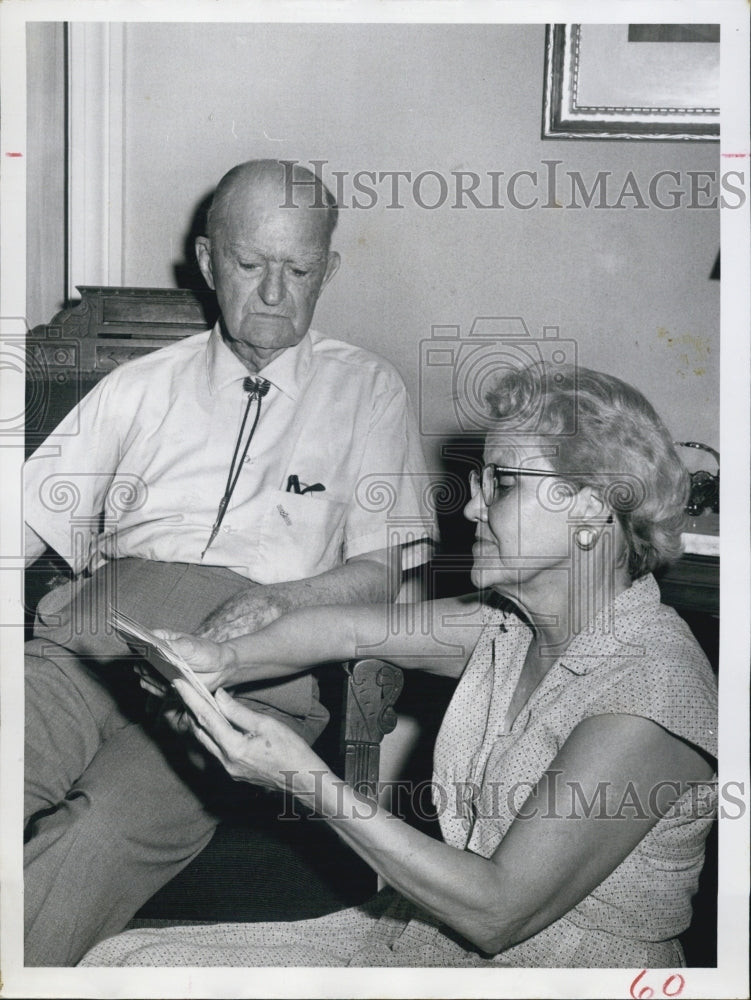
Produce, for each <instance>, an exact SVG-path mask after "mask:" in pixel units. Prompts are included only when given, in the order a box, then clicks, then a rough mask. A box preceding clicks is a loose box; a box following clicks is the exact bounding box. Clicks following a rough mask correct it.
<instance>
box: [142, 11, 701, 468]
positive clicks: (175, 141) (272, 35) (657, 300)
mask: <svg viewBox="0 0 751 1000" xmlns="http://www.w3.org/2000/svg"><path fill="white" fill-rule="evenodd" d="M125 31H126V35H125V42H126V44H125V150H126V154H125V169H124V179H125V197H124V248H123V249H124V253H123V258H124V262H125V263H124V282H123V283H124V284H129V285H143V286H172V285H174V284H176V283H177V280H178V279H177V278H176V271H175V269H176V267H179V265H180V264H181V262H183V261H184V258H185V247H184V243H185V238H186V235H187V234H188V232H189V231H190V226H191V215H192V212H193V210H194V208H195V207H196V205H197V204H198V203H199V202H200V200H201V199H202V198H204V196H205V195H206V194H207V192H208V191H210V189H211V188H212V186H213V185H214V184H215V183H216V181H217V180H218V178H219V177H220V176H221V175H222V173H223V172H224V171H225V170H227V169H228V168H229V167H231V166H233V165H234V164H235V163H238V162H240V161H243V160H246V159H250V158H253V157H265V156H274V157H281V158H288V159H298V160H300V161H302V162H304V163H308V162H309V161H310V160H313V159H320V160H327V161H328V165H327V166H326V167H324V168H323V177H324V180H327V181H330V182H331V183H332V184H333V183H334V179H333V177H332V173H331V171H333V170H339V171H347V172H348V180H347V183H345V187H344V192H345V200H350V199H351V197H352V193H353V192H352V186H351V176H352V174H354V173H356V172H357V171H360V170H372V171H393V170H405V171H411V172H412V175H413V177H414V176H416V175H417V174H419V173H420V172H421V171H426V170H432V171H438V172H440V173H442V174H443V175H444V176H446V177H447V179H448V180H449V181H451V177H450V172H451V171H457V170H468V171H474V172H475V173H477V174H478V175H484V176H483V183H482V187H481V188H479V189H478V195H479V197H480V199H481V201H482V202H483V203H486V202H487V201H488V199H489V197H490V194H489V192H490V188H489V184H490V181H489V178H488V177H487V176H486V175H487V172H489V171H504V172H505V179H501V181H500V185H501V186H500V191H501V200H502V202H503V203H505V204H506V207H505V208H503V209H478V208H475V207H468V208H465V209H464V210H459V209H456V208H452V207H450V206H451V205H452V204H453V200H454V199H453V197H452V198H450V199H449V200H448V201H447V203H446V205H445V206H443V207H441V208H437V209H435V210H428V209H425V208H421V207H420V206H419V205H418V204H416V203H415V201H414V200H413V198H412V196H411V194H410V192H409V187H408V186H407V187H405V188H404V191H405V196H403V197H402V202H403V203H404V206H405V207H403V208H401V209H388V208H387V207H386V206H387V204H389V202H390V200H391V198H390V189H389V187H388V184H387V183H383V184H380V185H377V187H378V191H379V194H380V198H379V201H378V204H377V205H376V206H375V207H373V208H370V209H368V210H358V209H355V208H351V207H349V208H345V209H344V210H343V211H342V212H341V217H340V224H339V228H338V230H337V232H336V234H335V241H334V245H335V247H336V249H338V250H339V252H340V253H341V255H342V258H343V265H342V268H341V270H340V272H339V275H338V276H337V277H336V279H335V281H334V282H333V283H332V284H331V285H330V286H329V287H328V288H327V289H326V291H325V292H324V295H323V297H322V299H321V301H320V303H319V307H318V311H317V315H316V319H315V324H314V325H315V326H316V327H317V328H318V329H321V330H323V331H325V332H327V333H328V334H330V335H332V336H337V337H341V338H343V339H346V340H350V341H352V342H354V343H357V344H360V345H362V346H365V347H368V348H371V349H373V350H376V351H377V352H379V353H381V354H383V355H384V356H386V357H387V358H389V359H390V360H391V361H393V362H394V363H395V364H396V365H397V366H398V367H399V369H400V370H401V372H402V373H403V375H404V378H405V380H406V382H407V385H408V387H409V389H410V391H411V393H412V396H413V399H414V401H415V405H416V406H420V407H421V408H422V411H423V415H424V417H423V419H424V423H425V426H426V427H430V428H431V429H432V430H435V431H436V432H446V433H450V432H451V430H453V429H455V427H456V422H455V420H454V418H453V416H452V407H451V403H450V400H449V395H450V392H449V391H448V390H447V392H446V393H442V392H440V389H439V388H438V387H436V385H435V381H436V380H435V378H433V379H432V384H431V389H430V392H429V393H424V394H423V397H424V398H421V396H420V391H419V390H420V386H419V368H420V346H419V345H420V341H421V340H423V339H425V338H427V337H430V333H431V327H432V326H433V325H436V324H437V325H443V324H445V325H457V326H459V327H460V328H461V330H462V332H463V334H466V333H467V332H468V330H469V327H470V325H471V323H472V320H473V318H474V317H475V316H518V317H522V318H523V319H524V320H525V322H526V324H527V326H528V329H529V331H530V333H531V335H532V336H533V337H539V336H540V335H541V331H542V328H543V327H545V326H557V327H559V328H560V337H561V338H564V339H566V340H569V341H571V340H573V341H575V342H576V347H577V350H578V360H579V362H580V363H582V364H585V365H588V366H590V367H594V368H602V369H605V370H608V371H611V372H613V373H614V374H616V375H618V376H620V377H622V378H624V379H626V380H627V381H630V382H632V383H633V384H635V385H636V386H638V387H639V388H640V389H641V390H642V391H643V392H645V394H646V395H647V396H648V397H649V398H650V399H651V400H652V401H653V402H654V403H655V405H656V406H657V408H658V410H659V411H660V412H661V413H662V414H663V416H664V418H665V420H666V422H667V423H668V425H669V427H670V429H671V431H672V433H673V434H674V435H675V437H676V438H677V439H680V440H688V439H693V440H699V441H703V442H705V443H707V444H710V445H713V446H717V444H718V436H719V428H718V385H719V375H718V371H719V282H718V281H713V280H710V278H709V275H710V272H711V270H712V267H713V264H714V262H715V258H716V256H717V253H718V250H719V212H718V211H717V210H711V209H705V208H693V209H689V208H686V207H684V208H681V209H679V210H661V209H660V208H657V207H655V206H654V205H653V204H651V203H649V204H648V207H646V208H637V207H635V206H634V201H635V199H633V198H631V199H629V198H624V199H623V203H624V204H625V205H626V206H627V207H625V208H622V209H616V208H602V209H597V208H595V207H594V206H590V207H589V208H579V209H575V208H570V207H566V206H567V205H568V204H569V203H570V200H571V198H570V191H569V182H568V181H567V178H566V174H567V173H568V172H575V171H579V172H581V174H582V176H583V178H584V179H585V181H586V183H587V186H588V187H591V185H592V183H593V181H594V179H595V177H596V174H597V173H598V171H609V172H611V177H610V178H608V184H609V186H608V193H607V198H608V201H609V202H610V203H612V202H614V201H616V200H617V198H618V195H619V192H620V190H621V188H622V187H623V184H624V182H625V181H626V178H627V175H628V172H629V171H632V172H633V175H634V178H635V179H636V181H637V183H638V185H639V188H640V190H641V191H643V192H644V193H645V194H646V192H647V190H648V186H649V182H650V179H651V178H652V177H653V176H654V175H655V174H656V173H657V172H658V171H660V170H673V171H678V172H679V175H680V181H679V183H678V184H677V185H672V186H677V187H681V188H683V189H684V190H686V191H687V190H688V187H689V184H690V178H689V177H688V173H687V172H688V171H702V170H707V171H715V172H717V171H718V169H719V147H718V144H717V143H711V142H692V141H689V142H665V141H633V140H612V139H611V140H576V141H571V140H563V141H551V140H542V139H541V138H540V130H541V116H542V95H543V65H544V45H545V29H544V26H542V25H527V26H499V25H477V26H471V25H406V24H401V25H357V24H354V25H325V24H313V25H302V24H299V25H296V24H289V25H273V24H260V25H251V24H237V25H235V24H155V23H149V24H129V25H127V26H126V29H125ZM543 160H559V161H562V162H561V163H560V165H559V167H558V171H559V176H560V178H561V184H560V195H561V197H560V198H559V200H560V201H562V203H563V205H564V207H562V208H542V207H539V206H538V207H536V208H531V209H528V210H522V209H518V208H514V207H513V206H511V205H509V204H508V199H507V197H506V188H505V183H506V179H507V178H508V176H509V175H511V174H512V173H514V172H515V171H519V170H530V171H538V175H539V183H538V186H537V191H536V193H537V195H538V197H539V198H540V200H541V201H543V202H544V201H545V198H546V192H545V187H544V177H545V169H546V168H545V167H544V165H543ZM532 186H533V185H532V183H531V182H530V181H529V180H528V179H527V180H526V181H525V180H524V179H523V180H522V181H520V182H519V188H518V192H519V196H520V198H524V199H528V198H529V197H531V194H532ZM670 186H671V185H670V183H666V184H663V185H662V186H661V188H660V191H661V192H663V193H662V195H661V196H662V198H663V199H664V200H669V199H668V197H667V195H666V194H665V193H664V192H666V191H667V190H668V188H669V187H670ZM421 193H422V196H423V200H424V201H425V202H426V203H430V202H431V201H434V200H436V198H437V193H438V188H437V182H434V183H433V184H431V183H430V182H429V181H427V180H426V181H425V183H424V187H423V188H422V189H421ZM695 200H697V201H700V202H701V201H706V200H707V199H706V198H702V197H701V196H698V197H697V198H696V199H695ZM580 201H581V199H580ZM467 204H469V202H467ZM684 204H685V198H684ZM181 280H183V279H181ZM439 440H440V438H438V437H436V438H431V439H429V440H428V441H427V442H426V450H427V452H428V456H429V460H430V462H431V464H435V463H436V461H437V445H438V442H439Z"/></svg>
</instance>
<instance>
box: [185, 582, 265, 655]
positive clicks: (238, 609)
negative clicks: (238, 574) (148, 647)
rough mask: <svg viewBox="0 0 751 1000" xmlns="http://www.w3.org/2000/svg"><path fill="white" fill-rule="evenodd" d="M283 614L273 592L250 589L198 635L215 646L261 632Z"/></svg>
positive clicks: (205, 624)
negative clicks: (212, 642)
mask: <svg viewBox="0 0 751 1000" xmlns="http://www.w3.org/2000/svg"><path fill="white" fill-rule="evenodd" d="M281 614H282V609H281V608H279V607H278V605H277V603H276V601H275V600H274V597H273V596H272V594H271V593H269V588H266V587H250V588H249V589H248V590H246V591H243V592H242V593H240V594H237V595H236V596H235V597H231V598H230V599H229V600H228V601H226V602H225V603H224V604H222V605H221V606H220V607H218V608H217V609H216V611H214V612H212V614H210V615H209V616H208V618H206V619H205V620H204V621H203V622H202V624H201V625H200V626H199V627H198V629H197V634H198V636H200V637H202V638H204V639H210V640H213V641H214V642H215V643H217V642H226V641H227V639H234V638H235V637H236V636H238V635H248V634H249V633H251V632H257V631H258V630H259V629H261V628H263V627H264V626H265V625H269V624H270V623H271V622H273V621H275V620H276V619H277V618H279V616H280V615H281ZM181 655H182V653H181ZM191 666H193V664H192V663H191Z"/></svg>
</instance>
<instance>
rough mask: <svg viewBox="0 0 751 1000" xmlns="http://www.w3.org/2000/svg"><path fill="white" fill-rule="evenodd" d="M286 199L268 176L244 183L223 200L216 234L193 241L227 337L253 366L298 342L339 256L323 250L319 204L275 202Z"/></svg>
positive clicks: (323, 230) (323, 227)
mask: <svg viewBox="0 0 751 1000" xmlns="http://www.w3.org/2000/svg"><path fill="white" fill-rule="evenodd" d="M283 202H284V191H283V189H282V188H281V187H280V186H279V185H278V184H276V183H274V182H273V181H264V180H263V179H260V180H255V181H254V182H253V183H245V184H244V185H241V186H239V187H238V189H237V190H236V191H234V192H233V193H232V195H231V197H230V199H229V201H228V202H227V203H226V206H225V211H224V213H223V222H222V223H221V224H220V225H219V226H217V227H216V235H215V238H214V240H213V241H211V240H209V239H208V238H207V237H200V238H199V239H198V240H197V241H196V251H197V254H198V263H199V265H200V267H201V271H202V273H203V276H204V278H205V279H206V281H207V283H208V284H209V286H210V287H211V288H214V289H215V290H216V294H217V300H218V302H219V308H220V309H221V313H222V320H223V335H224V338H225V341H226V343H227V345H228V346H229V347H230V349H231V350H232V351H233V352H234V353H235V354H236V355H237V357H239V358H240V360H241V361H243V362H244V363H245V364H246V365H247V367H248V368H249V369H250V370H251V371H258V370H259V369H261V368H263V367H264V366H265V365H267V364H268V363H269V362H270V361H272V360H273V359H274V358H275V357H277V356H278V355H279V354H281V352H282V351H284V350H285V349H286V348H288V347H294V345H295V344H299V343H300V341H301V340H302V338H303V337H304V336H305V334H306V333H307V331H308V328H309V327H310V323H311V320H312V319H313V312H314V310H315V306H316V302H317V301H318V296H319V295H320V294H321V290H322V289H323V286H324V285H325V284H326V283H327V282H328V281H329V280H330V279H331V278H332V277H333V275H334V273H335V272H336V270H337V268H338V266H339V255H338V254H336V253H329V252H328V250H327V233H326V219H325V212H324V210H323V209H320V208H319V209H315V208H311V207H307V206H306V205H305V204H304V203H303V204H302V205H298V206H297V207H294V208H280V207H279V206H280V205H281V204H283Z"/></svg>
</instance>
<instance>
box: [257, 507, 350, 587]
mask: <svg viewBox="0 0 751 1000" xmlns="http://www.w3.org/2000/svg"><path fill="white" fill-rule="evenodd" d="M265 501H266V503H265V510H264V513H263V517H262V520H261V537H260V543H259V549H260V555H261V566H262V576H263V579H261V578H257V579H258V582H259V583H282V582H284V581H287V580H302V579H305V578H306V577H309V576H316V575H317V574H318V573H324V572H325V571H326V570H329V569H333V568H334V567H335V566H340V565H341V563H342V543H343V539H344V530H345V526H346V516H347V505H346V504H344V503H341V502H339V501H337V500H328V499H325V498H323V497H321V496H320V494H318V493H305V494H298V493H287V492H285V491H283V490H273V491H271V492H270V493H269V494H268V495H267V496H266V497H265ZM260 575H261V574H259V577H260Z"/></svg>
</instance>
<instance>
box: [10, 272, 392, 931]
mask: <svg viewBox="0 0 751 1000" xmlns="http://www.w3.org/2000/svg"><path fill="white" fill-rule="evenodd" d="M78 290H79V292H80V293H81V301H80V302H79V303H77V304H75V305H73V306H71V307H69V308H66V309H63V310H62V311H61V312H59V313H57V315H56V316H54V317H53V319H52V320H51V321H50V322H49V323H47V324H44V325H41V326H37V327H35V328H34V329H33V330H32V331H31V332H30V334H29V336H28V339H27V374H26V386H27V419H26V446H27V454H28V453H30V452H32V451H33V450H34V449H35V448H36V447H37V446H38V445H39V444H41V442H42V441H43V440H44V439H45V438H46V437H47V435H48V434H49V433H50V432H51V431H52V430H53V429H54V427H55V426H56V425H57V424H58V423H59V421H60V420H61V419H62V417H63V416H64V415H65V414H66V413H67V412H68V411H69V410H70V409H71V408H72V407H73V406H75V405H76V404H77V403H78V401H79V400H80V399H82V398H83V396H84V395H85V394H86V393H87V392H88V391H89V390H90V389H91V388H93V386H94V385H95V384H96V383H97V382H98V381H99V379H100V378H101V377H102V376H103V375H105V374H106V373H107V372H108V371H111V370H112V369H113V368H115V367H117V366H118V365H120V364H122V363H123V362H125V361H128V360H130V359H131V358H136V357H139V356H141V355H143V354H148V353H149V352H151V351H154V350H156V349H157V348H159V347H164V346H165V345H166V344H169V343H170V342H171V341H174V340H176V339H180V338H182V337H185V336H188V335H189V334H192V333H197V332H200V331H201V330H205V329H207V328H209V327H210V326H212V325H213V323H214V321H215V320H216V316H217V305H216V300H215V298H214V295H213V293H211V292H208V291H206V292H198V291H196V292H193V291H187V290H182V289H158V288H103V287H91V286H85V287H81V288H79V289H78ZM50 578H51V579H50ZM57 579H58V577H57V575H56V573H55V572H52V573H51V572H50V570H49V568H47V569H43V570H42V571H41V572H40V571H39V569H37V570H36V571H35V572H34V573H33V574H30V575H29V581H28V583H27V601H26V603H27V614H28V615H29V617H30V616H31V614H32V613H33V606H34V605H35V603H36V599H38V597H39V596H41V594H40V590H42V589H44V586H45V584H47V585H49V583H50V582H56V580H57ZM34 591H36V593H35V594H34V593H33V592H34ZM28 620H29V619H27V621H28ZM402 682H403V681H402V673H401V671H400V670H399V669H398V668H397V667H394V666H392V665H391V664H387V663H383V662H381V661H378V660H375V659H362V660H355V661H352V662H350V663H347V664H345V665H344V677H343V686H344V691H343V695H342V698H341V703H342V710H341V732H340V746H339V750H340V757H341V763H343V768H344V778H345V781H346V782H347V783H348V784H350V785H351V786H352V787H353V788H356V789H358V790H359V791H362V792H363V793H365V794H367V795H369V796H371V797H372V796H375V794H376V789H377V784H378V773H379V763H380V745H381V741H382V740H383V737H384V736H385V735H386V734H387V733H389V732H391V730H393V729H394V727H395V725H396V713H395V711H394V708H393V706H394V703H395V702H396V699H397V698H398V696H399V693H400V692H401V689H402ZM329 742H331V741H329ZM267 798H268V797H266V799H264V802H266V801H267ZM260 808H261V812H262V813H263V811H264V807H263V806H261V807H260ZM265 808H266V812H265V813H264V816H265V818H264V819H262V821H261V824H260V825H261V827H262V828H263V830H262V834H261V835H260V839H261V841H263V844H261V843H260V841H259V835H258V831H257V825H256V826H255V827H247V828H246V829H245V830H244V831H242V834H241V835H239V836H238V835H235V834H233V833H232V832H231V831H228V830H227V829H223V830H222V829H221V828H220V833H219V835H218V836H217V837H215V841H217V843H218V844H219V845H221V847H222V851H221V852H220V854H221V858H220V860H219V862H217V863H214V862H212V847H213V846H214V845H213V843H212V845H210V846H209V848H207V849H206V851H205V852H204V853H203V854H202V855H200V856H199V858H198V859H196V861H194V862H193V864H192V865H191V866H189V867H188V869H187V870H186V872H183V873H181V875H179V876H178V877H177V879H178V880H181V883H184V884H185V886H186V887H187V888H186V893H187V895H188V896H189V897H192V898H190V899H189V900H188V901H187V903H186V902H185V900H182V897H181V890H180V886H179V885H178V889H177V892H175V890H174V887H173V888H172V890H169V887H168V891H167V892H166V893H165V891H164V890H163V891H162V894H163V895H164V896H166V899H167V906H166V909H167V911H169V910H170V909H172V912H173V913H176V914H177V916H178V917H179V916H183V917H186V914H187V917H186V918H189V917H196V915H198V917H197V918H199V919H212V918H214V919H248V917H247V914H246V915H245V916H243V914H242V912H239V913H238V909H239V910H240V911H241V910H242V906H241V905H240V904H238V901H237V898H236V895H233V893H232V892H229V902H228V903H227V902H226V901H225V900H222V899H221V898H220V897H219V896H217V898H216V899H215V900H214V904H213V906H212V903H211V902H209V904H208V910H209V912H208V914H207V913H205V912H204V911H203V910H202V904H201V901H200V899H199V898H198V897H200V896H201V891H202V890H201V887H200V883H201V881H202V880H203V882H204V883H205V885H204V889H206V887H207V886H208V890H206V891H208V893H209V895H210V894H211V892H212V888H211V887H212V886H215V887H218V888H219V890H220V891H223V892H224V893H225V894H226V893H227V892H228V887H229V888H230V889H231V888H232V885H233V883H234V882H235V881H236V880H237V879H236V878H234V877H233V876H237V872H238V865H239V866H240V867H242V865H243V864H247V863H248V861H250V862H251V863H252V864H253V865H254V867H258V866H257V864H256V862H255V861H253V858H252V855H253V853H254V852H255V853H256V854H257V852H258V850H259V849H260V850H261V851H262V853H263V852H264V851H266V853H267V854H268V855H269V858H268V859H267V861H268V862H269V863H270V861H271V860H275V861H276V862H277V865H276V867H277V868H278V867H279V864H278V862H279V860H280V856H281V859H282V867H284V869H285V872H286V874H288V875H290V874H291V876H292V879H293V884H292V885H290V886H289V889H290V898H291V899H296V898H297V899H299V886H297V887H296V885H295V884H294V883H298V882H299V881H300V880H303V881H307V883H308V884H310V882H311V881H313V882H314V883H317V888H318V894H317V895H316V892H315V891H313V892H309V893H308V898H307V901H304V903H303V905H302V906H300V907H296V908H295V907H293V909H292V911H290V909H289V908H287V909H285V908H284V906H285V905H286V904H284V903H283V896H284V893H283V892H282V893H280V891H279V880H280V879H281V880H282V881H283V877H282V876H280V874H279V872H278V871H277V872H276V875H275V877H274V879H273V881H272V882H271V883H270V884H269V885H268V886H267V890H268V891H267V893H266V895H267V905H266V906H265V908H264V906H261V907H260V908H259V907H258V906H257V905H254V906H253V907H252V912H253V914H254V916H253V917H251V918H250V919H262V918H263V919H283V918H288V919H293V918H295V917H300V916H317V915H319V914H320V913H321V912H327V909H331V908H334V906H335V905H338V904H339V903H342V904H346V903H351V902H358V901H359V899H357V898H353V897H352V892H351V890H352V888H353V885H356V884H358V880H359V882H362V883H363V892H362V893H358V892H355V897H356V896H357V895H358V894H362V895H363V898H364V897H365V896H367V895H369V893H370V891H372V890H373V889H374V888H375V877H374V876H372V873H370V870H369V869H367V866H365V865H364V863H362V862H360V860H359V858H357V859H356V862H357V863H358V865H357V878H355V879H354V880H353V879H352V878H348V877H347V876H346V875H345V883H347V884H345V883H341V871H340V869H341V865H339V868H337V867H336V865H334V866H333V868H332V867H331V866H330V865H329V864H328V855H329V854H330V853H331V852H332V851H335V852H336V854H335V857H338V858H339V860H340V861H341V857H342V853H343V850H344V851H346V850H348V849H343V848H342V847H341V846H340V845H339V844H338V842H334V841H333V840H331V839H326V837H325V836H323V824H321V823H318V824H317V825H316V826H315V827H312V826H311V823H308V824H307V827H306V832H305V834H304V839H305V840H307V841H308V843H309V844H314V845H315V844H318V848H317V849H318V856H317V858H316V859H315V863H314V864H313V869H314V871H313V872H312V873H311V863H310V862H309V861H306V859H305V858H304V857H302V856H301V855H300V852H299V850H298V848H299V847H300V845H299V844H296V843H295V838H294V837H292V838H291V839H290V836H289V831H290V828H289V825H288V826H287V827H286V828H284V836H283V837H281V839H280V840H278V841H277V842H276V843H275V842H274V837H275V833H274V831H275V830H277V828H278V824H276V823H274V822H273V820H274V819H275V816H276V813H277V812H278V811H279V807H278V803H275V804H272V805H271V806H270V807H268V806H266V807H265ZM269 810H270V811H269ZM255 811H256V810H255V807H254V812H255ZM240 825H242V824H240ZM312 830H314V831H315V833H311V831H312ZM269 837H270V838H271V846H270V847H269V846H268V844H266V840H267V839H268V838H269ZM249 838H250V841H249ZM264 838H265V839H264ZM214 853H215V854H216V853H217V851H216V849H215V851H214ZM350 853H352V852H350ZM240 855H242V857H240ZM274 856H275V857H274ZM352 858H356V856H355V855H354V854H352ZM350 860H352V859H350ZM353 863H354V862H353ZM306 865H307V867H306ZM223 866H224V867H226V869H227V877H226V878H224V877H223V875H222V868H223ZM194 867H197V869H198V870H199V871H204V872H205V877H204V876H203V875H202V876H200V877H198V883H199V884H198V885H196V884H195V883H196V874H195V871H194V872H192V873H191V871H190V869H191V868H194ZM345 870H346V865H345ZM332 872H333V878H332ZM366 872H367V875H366ZM368 876H370V877H368ZM244 877H245V878H246V879H247V878H250V877H251V875H250V870H249V869H248V871H246V873H245V876H244ZM337 878H338V879H339V883H341V884H339V885H337V884H334V888H333V890H332V891H329V885H330V883H332V882H333V883H337ZM173 881H174V880H173ZM191 887H192V888H191ZM257 889H258V887H256V890H257ZM206 891H205V892H204V896H205V895H206ZM158 895H159V894H158ZM257 896H258V891H256V897H257ZM280 899H282V909H281V910H280V909H279V905H278V904H279V902H280ZM184 904H185V905H184ZM146 911H147V912H146V915H147V916H148V915H151V916H156V917H163V916H167V917H169V916H170V914H169V913H168V912H164V907H160V905H159V903H158V901H157V904H156V905H154V903H153V901H152V904H149V906H148V907H147V908H146ZM217 913H218V914H219V915H218V916H217Z"/></svg>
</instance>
